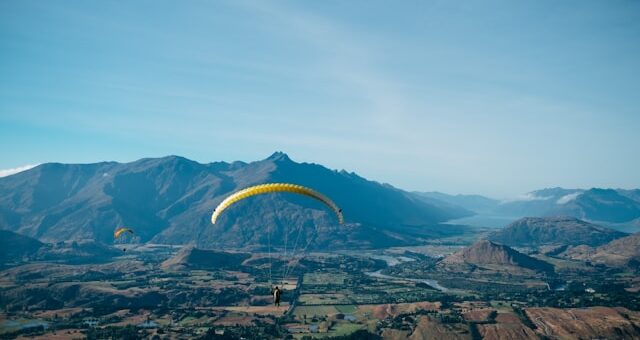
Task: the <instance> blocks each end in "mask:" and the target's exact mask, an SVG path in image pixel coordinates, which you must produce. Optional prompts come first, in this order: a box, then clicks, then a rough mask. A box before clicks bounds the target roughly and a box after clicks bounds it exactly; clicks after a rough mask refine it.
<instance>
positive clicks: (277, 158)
mask: <svg viewBox="0 0 640 340" xmlns="http://www.w3.org/2000/svg"><path fill="white" fill-rule="evenodd" d="M267 160H270V161H274V162H292V160H291V158H289V156H288V155H287V154H286V153H284V152H282V151H276V152H274V153H273V154H272V155H271V156H269V157H268V158H267Z"/></svg>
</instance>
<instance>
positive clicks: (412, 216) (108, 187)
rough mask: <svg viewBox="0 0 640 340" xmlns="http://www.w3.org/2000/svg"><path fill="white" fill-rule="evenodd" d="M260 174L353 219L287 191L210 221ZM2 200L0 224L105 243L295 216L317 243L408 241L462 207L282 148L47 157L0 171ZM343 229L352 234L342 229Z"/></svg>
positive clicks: (260, 232) (179, 237) (247, 238)
mask: <svg viewBox="0 0 640 340" xmlns="http://www.w3.org/2000/svg"><path fill="white" fill-rule="evenodd" d="M266 182H292V183H297V184H301V185H305V186H309V187H312V188H314V189H316V190H318V191H320V192H322V193H324V194H326V195H327V196H329V197H331V198H332V199H333V200H334V201H335V202H336V203H337V204H338V205H339V206H340V207H341V208H342V209H343V211H344V215H345V218H346V220H347V222H348V224H349V225H350V226H351V227H349V228H347V229H344V230H343V229H341V230H337V231H336V229H337V223H336V221H335V218H334V216H332V215H331V214H330V212H328V211H327V210H326V209H325V208H324V207H323V206H322V205H321V204H320V203H318V202H316V201H314V200H309V199H307V198H305V197H298V196H296V195H288V194H274V195H263V196H259V197H253V198H250V199H247V200H245V201H242V202H239V203H238V204H237V205H235V206H234V207H233V209H229V210H228V211H226V212H225V214H223V215H222V216H221V218H220V219H219V220H218V223H216V225H211V223H210V222H209V218H210V215H211V211H212V210H213V208H214V207H215V206H216V205H217V203H219V202H220V201H221V200H222V199H223V198H224V197H225V196H226V195H228V194H230V193H232V192H234V191H236V190H239V189H241V188H244V187H246V186H250V185H254V184H259V183H266ZM0 207H2V209H0V229H6V230H11V231H15V232H19V233H20V234H23V235H27V236H30V237H33V238H37V239H40V240H42V241H45V242H59V241H63V240H80V239H94V240H97V241H99V242H103V243H111V242H112V237H113V236H112V233H113V230H114V229H115V228H117V227H118V226H123V225H126V226H130V227H132V228H134V229H135V231H136V235H137V236H139V237H140V238H141V241H142V242H146V241H149V240H152V241H153V242H156V243H168V244H191V243H192V244H196V245H197V246H199V247H203V248H214V247H244V246H247V245H264V244H266V243H267V237H266V233H265V231H266V230H272V231H273V234H274V235H275V236H276V237H274V239H275V240H276V241H282V242H283V240H285V239H287V237H289V236H290V237H295V235H296V234H295V233H297V230H295V229H294V228H289V226H302V228H303V230H302V231H301V235H302V236H301V242H303V241H307V240H311V239H312V238H316V236H317V233H322V234H323V235H321V237H319V238H321V239H323V240H324V244H331V243H332V240H335V241H336V242H342V243H344V241H343V240H344V239H348V240H349V242H348V244H349V245H353V244H366V245H368V246H374V247H375V246H381V245H401V244H410V243H411V242H415V237H414V236H412V237H409V238H403V237H402V234H403V233H402V230H403V228H405V227H407V226H409V227H416V228H420V227H422V226H433V225H435V224H437V223H439V222H443V221H446V220H449V219H453V218H457V217H461V216H462V215H464V214H465V212H461V211H460V210H459V209H450V208H448V207H446V206H443V205H439V206H437V205H435V204H430V203H428V202H425V201H424V200H422V199H420V198H419V197H417V196H416V195H414V194H412V193H409V192H406V191H402V190H399V189H396V188H394V187H392V186H390V185H388V184H380V183H377V182H373V181H369V180H366V179H364V178H362V177H360V176H358V175H356V174H355V173H349V172H346V171H334V170H329V169H327V168H325V167H323V166H321V165H318V164H308V163H297V162H294V161H292V160H291V159H290V158H289V157H288V156H287V155H286V154H284V153H280V152H276V153H274V154H273V155H271V156H270V157H269V158H267V159H264V160H261V161H256V162H251V163H244V162H234V163H226V162H214V163H209V164H201V163H197V162H194V161H191V160H188V159H186V158H182V157H177V156H169V157H163V158H145V159H141V160H138V161H135V162H131V163H116V162H103V163H94V164H60V163H47V164H42V165H40V166H37V167H35V168H33V169H30V170H27V171H24V172H21V173H18V174H15V175H12V176H8V177H4V178H0ZM320 227H322V228H320ZM347 231H349V232H351V231H352V232H353V234H350V235H348V236H345V235H344V234H345V232H347ZM334 235H335V237H334ZM338 236H340V239H338V238H337V237H338Z"/></svg>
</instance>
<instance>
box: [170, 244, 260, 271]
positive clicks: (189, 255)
mask: <svg viewBox="0 0 640 340" xmlns="http://www.w3.org/2000/svg"><path fill="white" fill-rule="evenodd" d="M250 257H251V255H250V254H247V253H229V252H222V251H215V250H204V249H197V248H195V247H192V246H188V247H184V248H182V249H181V250H180V251H179V252H178V253H177V254H176V255H175V256H173V257H172V258H170V259H167V260H166V261H164V262H162V264H161V267H162V268H164V269H171V270H180V269H227V270H237V269H238V268H239V267H240V266H241V265H242V262H243V261H244V260H247V259H248V258H250Z"/></svg>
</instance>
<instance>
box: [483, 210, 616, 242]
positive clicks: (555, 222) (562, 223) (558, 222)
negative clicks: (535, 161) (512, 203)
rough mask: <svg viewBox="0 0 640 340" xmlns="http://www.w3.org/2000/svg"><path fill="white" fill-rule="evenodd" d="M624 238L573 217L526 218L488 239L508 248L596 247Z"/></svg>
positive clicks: (607, 229)
mask: <svg viewBox="0 0 640 340" xmlns="http://www.w3.org/2000/svg"><path fill="white" fill-rule="evenodd" d="M625 235H627V234H625V233H622V232H619V231H615V230H612V229H609V228H605V227H601V226H599V225H595V224H592V223H589V222H585V221H582V220H579V219H576V218H573V217H544V218H540V217H525V218H522V219H519V220H517V221H515V222H513V223H511V224H510V225H508V226H507V227H505V228H504V229H501V230H499V231H496V232H493V233H492V234H490V235H489V237H488V238H489V239H490V240H492V241H494V242H498V243H501V244H506V245H509V246H542V245H581V244H586V245H590V246H597V245H601V244H605V243H607V242H609V241H611V240H614V239H616V238H620V237H623V236H625Z"/></svg>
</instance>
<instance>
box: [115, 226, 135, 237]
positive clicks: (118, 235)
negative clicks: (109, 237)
mask: <svg viewBox="0 0 640 340" xmlns="http://www.w3.org/2000/svg"><path fill="white" fill-rule="evenodd" d="M124 232H129V233H131V234H133V230H132V229H130V228H124V227H122V228H118V229H116V231H114V232H113V238H118V237H120V235H122V233H124Z"/></svg>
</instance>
